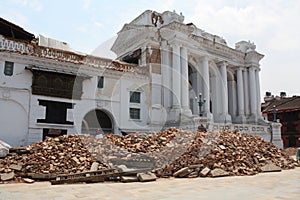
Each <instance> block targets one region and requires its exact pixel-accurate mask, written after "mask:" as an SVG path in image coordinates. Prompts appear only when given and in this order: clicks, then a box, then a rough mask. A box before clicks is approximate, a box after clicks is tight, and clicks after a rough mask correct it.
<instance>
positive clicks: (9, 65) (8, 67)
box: [4, 61, 14, 76]
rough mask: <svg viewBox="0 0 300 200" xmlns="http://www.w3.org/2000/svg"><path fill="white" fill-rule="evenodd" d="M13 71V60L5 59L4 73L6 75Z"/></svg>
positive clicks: (11, 73) (10, 74)
mask: <svg viewBox="0 0 300 200" xmlns="http://www.w3.org/2000/svg"><path fill="white" fill-rule="evenodd" d="M13 73H14V63H13V62H9V61H5V65H4V74H5V75H6V76H12V75H13Z"/></svg>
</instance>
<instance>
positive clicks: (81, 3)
mask: <svg viewBox="0 0 300 200" xmlns="http://www.w3.org/2000/svg"><path fill="white" fill-rule="evenodd" d="M147 9H150V10H155V11H158V12H163V11H165V10H170V11H173V10H176V12H178V13H180V12H182V14H183V15H184V16H185V22H186V23H188V22H193V23H194V24H195V25H196V26H197V27H198V28H201V29H203V30H205V31H207V32H210V33H212V34H216V35H219V36H221V37H223V38H224V39H225V40H226V41H227V44H228V45H229V46H230V47H232V48H234V44H235V43H236V42H238V41H240V40H246V41H248V40H250V41H251V42H254V43H255V44H256V46H257V51H258V52H260V53H262V54H264V55H265V58H263V60H262V62H261V92H262V96H263V95H264V93H265V92H266V91H271V92H272V93H273V94H275V95H277V94H279V92H281V91H286V92H287V94H288V96H292V95H300V64H299V61H298V60H299V57H300V48H299V46H300V22H299V21H298V19H300V1H299V0H243V1H238V0H185V1H180V0H165V1H159V0H151V1H149V0H139V1H138V0H126V1H125V0H118V1H117V0H64V1H58V0H1V1H0V13H1V17H3V18H5V19H7V20H9V21H11V22H13V23H16V24H18V25H19V26H21V27H23V28H24V29H25V30H27V31H29V32H31V33H33V34H35V35H36V36H37V35H38V34H42V35H44V36H46V37H51V38H54V39H57V40H60V41H64V42H67V43H69V45H70V46H71V47H72V48H74V49H75V50H77V51H81V52H85V53H91V52H93V50H95V49H96V48H97V47H98V46H99V45H101V44H103V43H104V42H105V41H107V40H109V39H111V38H112V37H113V36H115V35H116V34H117V32H118V31H119V30H120V29H121V28H122V26H123V25H124V23H128V22H130V21H131V20H133V19H134V18H135V17H137V16H138V15H139V14H141V13H142V12H143V11H145V10H147Z"/></svg>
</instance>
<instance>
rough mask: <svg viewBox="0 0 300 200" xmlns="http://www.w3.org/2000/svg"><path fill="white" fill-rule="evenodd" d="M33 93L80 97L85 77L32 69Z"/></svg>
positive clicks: (72, 97)
mask: <svg viewBox="0 0 300 200" xmlns="http://www.w3.org/2000/svg"><path fill="white" fill-rule="evenodd" d="M32 73H33V78H32V94H37V95H45V96H52V97H61V98H68V99H80V98H81V95H82V81H83V80H84V78H83V77H80V76H75V75H70V74H62V73H56V72H48V71H40V70H32Z"/></svg>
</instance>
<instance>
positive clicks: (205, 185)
mask: <svg viewBox="0 0 300 200" xmlns="http://www.w3.org/2000/svg"><path fill="white" fill-rule="evenodd" d="M0 199H1V200H2V199H3V200H9V199H22V200H27V199H29V200H35V199H43V200H46V199H55V200H69V199H79V200H81V199H142V200H147V199H172V200H173V199H183V200H188V199H210V200H212V199H222V200H225V199H243V200H246V199H300V168H299V167H298V168H296V169H293V170H285V171H282V172H274V173H264V174H258V175H256V176H244V177H223V178H194V179H187V178H185V179H174V178H170V179H159V180H157V181H156V182H148V183H97V184H75V185H54V186H52V185H51V184H50V183H49V182H39V183H34V184H25V183H19V184H3V185H0Z"/></svg>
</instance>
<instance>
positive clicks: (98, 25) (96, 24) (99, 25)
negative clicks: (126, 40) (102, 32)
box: [94, 22, 103, 27]
mask: <svg viewBox="0 0 300 200" xmlns="http://www.w3.org/2000/svg"><path fill="white" fill-rule="evenodd" d="M94 25H95V26H96V27H102V26H103V24H102V23H101V22H94Z"/></svg>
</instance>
